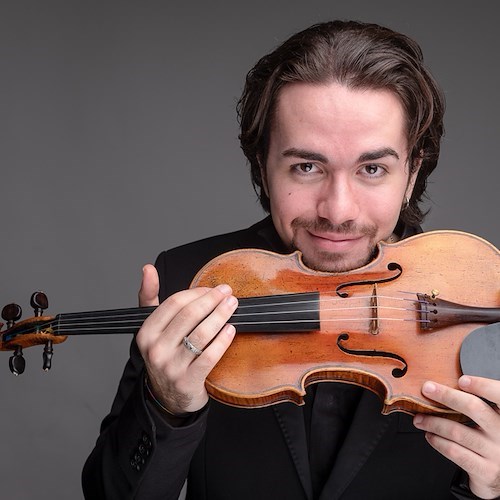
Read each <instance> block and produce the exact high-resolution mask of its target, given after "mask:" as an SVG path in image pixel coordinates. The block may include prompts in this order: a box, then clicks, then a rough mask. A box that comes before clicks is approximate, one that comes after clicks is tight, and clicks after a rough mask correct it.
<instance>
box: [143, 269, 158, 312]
mask: <svg viewBox="0 0 500 500" xmlns="http://www.w3.org/2000/svg"><path fill="white" fill-rule="evenodd" d="M159 292H160V279H159V278H158V271H157V270H156V268H155V266H153V265H151V264H146V265H145V266H144V267H143V268H142V281H141V288H140V290H139V306H141V307H147V306H157V305H158V304H159V303H160V302H159V300H158V293H159Z"/></svg>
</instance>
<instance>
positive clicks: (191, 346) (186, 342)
mask: <svg viewBox="0 0 500 500" xmlns="http://www.w3.org/2000/svg"><path fill="white" fill-rule="evenodd" d="M182 343H183V344H184V347H185V348H186V349H187V350H188V351H191V352H192V353H193V354H194V355H195V356H199V355H200V354H201V353H202V352H203V351H202V350H201V349H198V348H197V347H196V346H195V345H194V344H192V343H191V342H190V341H189V339H188V338H187V337H184V338H183V339H182Z"/></svg>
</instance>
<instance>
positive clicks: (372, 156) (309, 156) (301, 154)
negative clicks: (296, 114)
mask: <svg viewBox="0 0 500 500" xmlns="http://www.w3.org/2000/svg"><path fill="white" fill-rule="evenodd" d="M282 156H284V157H285V158H287V157H295V158H303V159H304V160H309V161H319V162H321V163H328V158H327V157H326V156H324V155H322V154H320V153H315V152H314V151H308V150H307V149H298V148H289V149H285V151H283V153H282ZM386 156H394V158H396V159H397V160H399V155H398V153H397V152H396V151H395V150H394V149H392V148H389V147H387V148H380V149H375V150H374V151H367V152H366V153H362V154H361V155H360V157H359V158H358V162H364V161H372V160H379V159H380V158H385V157H386Z"/></svg>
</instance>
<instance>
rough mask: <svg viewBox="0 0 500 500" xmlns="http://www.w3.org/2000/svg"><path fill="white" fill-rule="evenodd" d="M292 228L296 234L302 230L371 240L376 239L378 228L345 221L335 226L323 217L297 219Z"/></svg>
mask: <svg viewBox="0 0 500 500" xmlns="http://www.w3.org/2000/svg"><path fill="white" fill-rule="evenodd" d="M291 226H292V229H293V230H294V232H295V231H296V230H297V229H299V228H302V229H306V230H312V231H316V232H324V233H337V234H349V235H355V236H369V237H370V238H373V237H375V235H376V234H377V228H376V226H370V225H362V226H360V225H358V224H356V223H355V222H353V221H345V222H342V223H341V224H334V223H333V222H331V221H329V220H328V219H324V218H322V217H317V218H315V219H304V218H303V217H296V218H295V219H293V220H292V222H291Z"/></svg>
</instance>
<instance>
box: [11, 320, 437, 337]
mask: <svg viewBox="0 0 500 500" xmlns="http://www.w3.org/2000/svg"><path fill="white" fill-rule="evenodd" d="M377 320H378V321H403V322H414V323H430V320H428V319H417V318H393V317H380V318H377ZM351 321H352V322H355V321H358V322H366V321H371V318H325V319H322V320H321V322H322V323H325V322H328V323H333V322H351ZM54 323H57V325H55V324H54ZM123 323H125V324H122V325H119V324H118V325H117V322H116V320H114V319H113V318H109V321H106V322H93V321H88V322H86V323H75V322H71V321H66V322H59V321H57V322H56V321H55V320H53V321H51V322H48V323H47V325H45V326H44V327H43V326H42V327H40V331H39V332H38V333H39V334H40V335H47V334H53V335H71V334H75V332H82V333H83V332H88V333H92V332H93V333H113V332H116V333H130V334H132V333H136V332H137V331H138V330H139V328H140V327H141V326H142V323H143V320H141V319H136V320H134V321H127V322H123ZM229 323H230V324H232V325H234V326H244V325H245V326H248V325H262V324H266V325H269V324H273V325H279V324H297V323H301V324H305V323H314V324H317V323H318V320H316V319H290V320H283V319H282V320H278V321H247V322H245V321H235V322H232V321H231V320H230V321H229ZM4 333H5V332H4ZM28 333H31V334H34V333H36V332H33V328H23V329H20V330H18V331H16V332H15V335H16V336H17V335H22V334H28ZM4 340H5V339H4ZM8 340H9V339H8V338H7V339H6V340H5V341H8Z"/></svg>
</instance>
